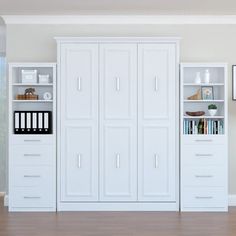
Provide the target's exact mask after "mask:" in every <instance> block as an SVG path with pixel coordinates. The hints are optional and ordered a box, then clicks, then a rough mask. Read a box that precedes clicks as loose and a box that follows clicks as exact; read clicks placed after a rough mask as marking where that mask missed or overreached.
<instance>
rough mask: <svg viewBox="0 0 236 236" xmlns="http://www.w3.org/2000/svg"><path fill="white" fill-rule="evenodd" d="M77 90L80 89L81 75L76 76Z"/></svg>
mask: <svg viewBox="0 0 236 236" xmlns="http://www.w3.org/2000/svg"><path fill="white" fill-rule="evenodd" d="M77 90H78V91H81V77H78V78H77Z"/></svg>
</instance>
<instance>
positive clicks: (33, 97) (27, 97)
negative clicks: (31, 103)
mask: <svg viewBox="0 0 236 236" xmlns="http://www.w3.org/2000/svg"><path fill="white" fill-rule="evenodd" d="M38 97H39V96H38V95H29V94H27V95H25V94H17V95H16V99H17V100H38Z"/></svg>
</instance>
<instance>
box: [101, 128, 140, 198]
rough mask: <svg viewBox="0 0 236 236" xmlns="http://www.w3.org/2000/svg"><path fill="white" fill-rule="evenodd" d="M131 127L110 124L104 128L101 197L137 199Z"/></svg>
mask: <svg viewBox="0 0 236 236" xmlns="http://www.w3.org/2000/svg"><path fill="white" fill-rule="evenodd" d="M133 133H134V132H133V130H132V127H125V126H124V127H121V126H115V125H110V126H107V127H106V128H105V130H104V152H103V159H102V170H103V175H102V182H101V199H102V200H109V201H116V200H119V201H130V200H136V199H137V193H136V184H137V182H136V179H137V172H136V164H135V163H136V161H137V158H136V151H135V149H134V138H135V137H133V135H132V134H133Z"/></svg>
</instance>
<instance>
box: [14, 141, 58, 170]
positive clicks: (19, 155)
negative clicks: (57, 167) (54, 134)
mask: <svg viewBox="0 0 236 236" xmlns="http://www.w3.org/2000/svg"><path fill="white" fill-rule="evenodd" d="M10 152H11V155H10V157H11V159H10V162H11V164H12V166H27V165H28V166H35V165H53V163H54V162H55V156H54V155H53V154H54V153H53V146H52V145H42V146H40V147H39V146H37V145H21V146H19V145H15V146H13V147H12V149H11V150H10Z"/></svg>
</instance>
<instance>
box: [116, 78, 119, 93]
mask: <svg viewBox="0 0 236 236" xmlns="http://www.w3.org/2000/svg"><path fill="white" fill-rule="evenodd" d="M116 91H120V78H119V77H116Z"/></svg>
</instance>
